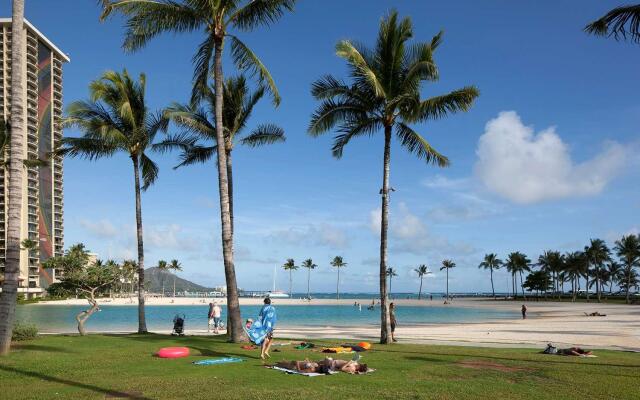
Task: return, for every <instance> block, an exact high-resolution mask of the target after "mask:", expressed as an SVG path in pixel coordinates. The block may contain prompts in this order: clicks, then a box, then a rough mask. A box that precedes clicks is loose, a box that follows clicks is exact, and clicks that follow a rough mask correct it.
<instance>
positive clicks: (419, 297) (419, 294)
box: [418, 276, 422, 300]
mask: <svg viewBox="0 0 640 400" xmlns="http://www.w3.org/2000/svg"><path fill="white" fill-rule="evenodd" d="M421 298H422V276H420V291H419V292H418V300H420V299H421Z"/></svg>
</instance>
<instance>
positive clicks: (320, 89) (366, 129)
mask: <svg viewBox="0 0 640 400" xmlns="http://www.w3.org/2000/svg"><path fill="white" fill-rule="evenodd" d="M412 36H413V28H412V24H411V20H410V19H409V18H404V19H403V20H402V21H398V14H397V12H396V11H392V12H391V13H390V14H389V15H388V16H387V17H386V18H384V19H383V20H382V21H381V23H380V29H379V33H378V40H377V44H376V47H375V48H374V49H369V48H366V47H364V46H362V45H360V44H355V43H353V42H350V41H347V40H345V41H341V42H339V43H338V44H337V45H336V54H337V55H338V56H339V57H341V58H344V59H345V60H346V61H347V64H348V65H349V73H350V77H351V80H352V84H347V83H346V82H343V81H342V80H339V79H337V78H335V77H333V76H331V75H327V76H325V77H324V78H322V79H319V80H318V81H316V82H315V83H314V84H313V87H312V90H311V93H312V95H313V96H314V97H315V98H316V99H317V100H319V101H322V103H321V104H320V106H319V107H318V109H317V110H316V112H315V113H314V114H313V116H312V118H311V123H310V126H309V129H308V131H309V134H311V135H312V136H319V135H321V134H323V133H325V132H328V131H330V130H332V129H334V128H336V129H337V131H338V132H339V134H338V135H336V136H335V140H334V144H333V149H332V150H333V155H334V157H336V158H341V157H342V154H343V151H344V148H345V146H346V145H347V144H348V143H349V142H350V141H351V139H353V138H356V137H358V136H372V135H373V134H374V133H376V132H379V131H382V132H384V156H383V159H384V161H383V162H384V164H383V167H384V168H383V174H382V189H381V190H380V195H381V197H382V199H381V201H382V206H381V223H380V270H379V274H380V275H379V281H380V305H381V307H380V315H381V317H380V319H381V321H380V322H381V328H380V342H381V343H390V342H391V327H390V321H389V310H388V305H387V288H386V275H385V274H386V270H387V230H388V223H389V222H388V220H389V193H390V191H392V190H393V189H392V188H390V186H389V173H390V165H391V138H392V136H393V134H394V133H395V135H396V136H397V138H398V139H399V140H400V143H401V144H402V146H403V147H404V148H405V149H406V150H408V151H409V152H410V153H413V154H414V155H415V156H416V157H418V158H421V159H424V160H425V161H426V162H427V163H428V164H436V165H438V166H440V167H446V166H447V165H449V160H448V159H447V157H445V156H443V155H442V154H440V153H438V152H437V151H436V150H435V149H434V148H433V147H431V145H430V144H429V142H428V141H427V140H425V138H424V137H423V136H421V135H420V134H419V133H417V132H416V131H414V130H413V129H412V128H411V127H410V126H409V125H410V124H414V123H420V122H425V121H428V120H431V119H437V118H443V117H445V116H446V115H447V113H454V112H458V111H467V110H468V109H469V108H470V107H471V105H472V103H473V101H474V99H475V98H476V97H477V96H478V90H477V89H476V88H475V87H472V86H470V87H465V88H462V89H460V90H455V91H453V92H451V93H448V94H445V95H441V96H436V97H432V98H428V99H423V100H422V99H420V86H421V84H422V82H424V81H435V80H437V79H438V76H439V73H438V68H437V67H436V64H435V62H434V60H433V52H434V51H435V50H436V48H437V47H438V46H439V45H440V43H441V41H442V32H440V33H438V34H437V35H436V36H434V37H433V39H432V40H431V41H429V42H420V43H413V44H409V43H407V42H408V41H409V39H410V38H411V37H412Z"/></svg>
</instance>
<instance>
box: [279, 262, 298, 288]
mask: <svg viewBox="0 0 640 400" xmlns="http://www.w3.org/2000/svg"><path fill="white" fill-rule="evenodd" d="M282 268H283V269H284V270H285V271H289V297H292V295H293V275H292V273H293V271H295V270H296V269H298V266H297V265H296V262H295V261H293V258H289V259H287V262H286V263H284V264H283V265H282Z"/></svg>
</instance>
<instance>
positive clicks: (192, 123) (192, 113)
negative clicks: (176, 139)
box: [163, 103, 216, 140]
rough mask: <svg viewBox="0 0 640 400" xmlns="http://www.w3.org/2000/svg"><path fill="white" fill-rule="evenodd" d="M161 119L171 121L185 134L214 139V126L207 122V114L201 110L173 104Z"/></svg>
mask: <svg viewBox="0 0 640 400" xmlns="http://www.w3.org/2000/svg"><path fill="white" fill-rule="evenodd" d="M163 117H164V118H166V119H168V120H171V121H172V122H173V123H174V124H176V125H177V126H178V127H180V128H182V129H183V130H184V131H185V132H189V133H192V134H194V135H196V136H198V137H200V138H202V139H212V140H215V139H216V135H215V130H216V129H215V125H214V124H213V123H212V122H210V121H209V119H208V118H207V117H208V115H207V112H206V111H205V110H204V109H202V108H195V107H193V106H188V105H184V104H179V103H174V104H172V105H171V106H169V107H167V108H166V109H165V110H164V112H163Z"/></svg>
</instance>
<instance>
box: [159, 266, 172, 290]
mask: <svg viewBox="0 0 640 400" xmlns="http://www.w3.org/2000/svg"><path fill="white" fill-rule="evenodd" d="M158 270H159V271H160V281H161V282H162V297H164V278H165V277H166V273H167V271H168V270H169V264H168V263H167V262H166V261H165V260H160V261H158Z"/></svg>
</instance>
